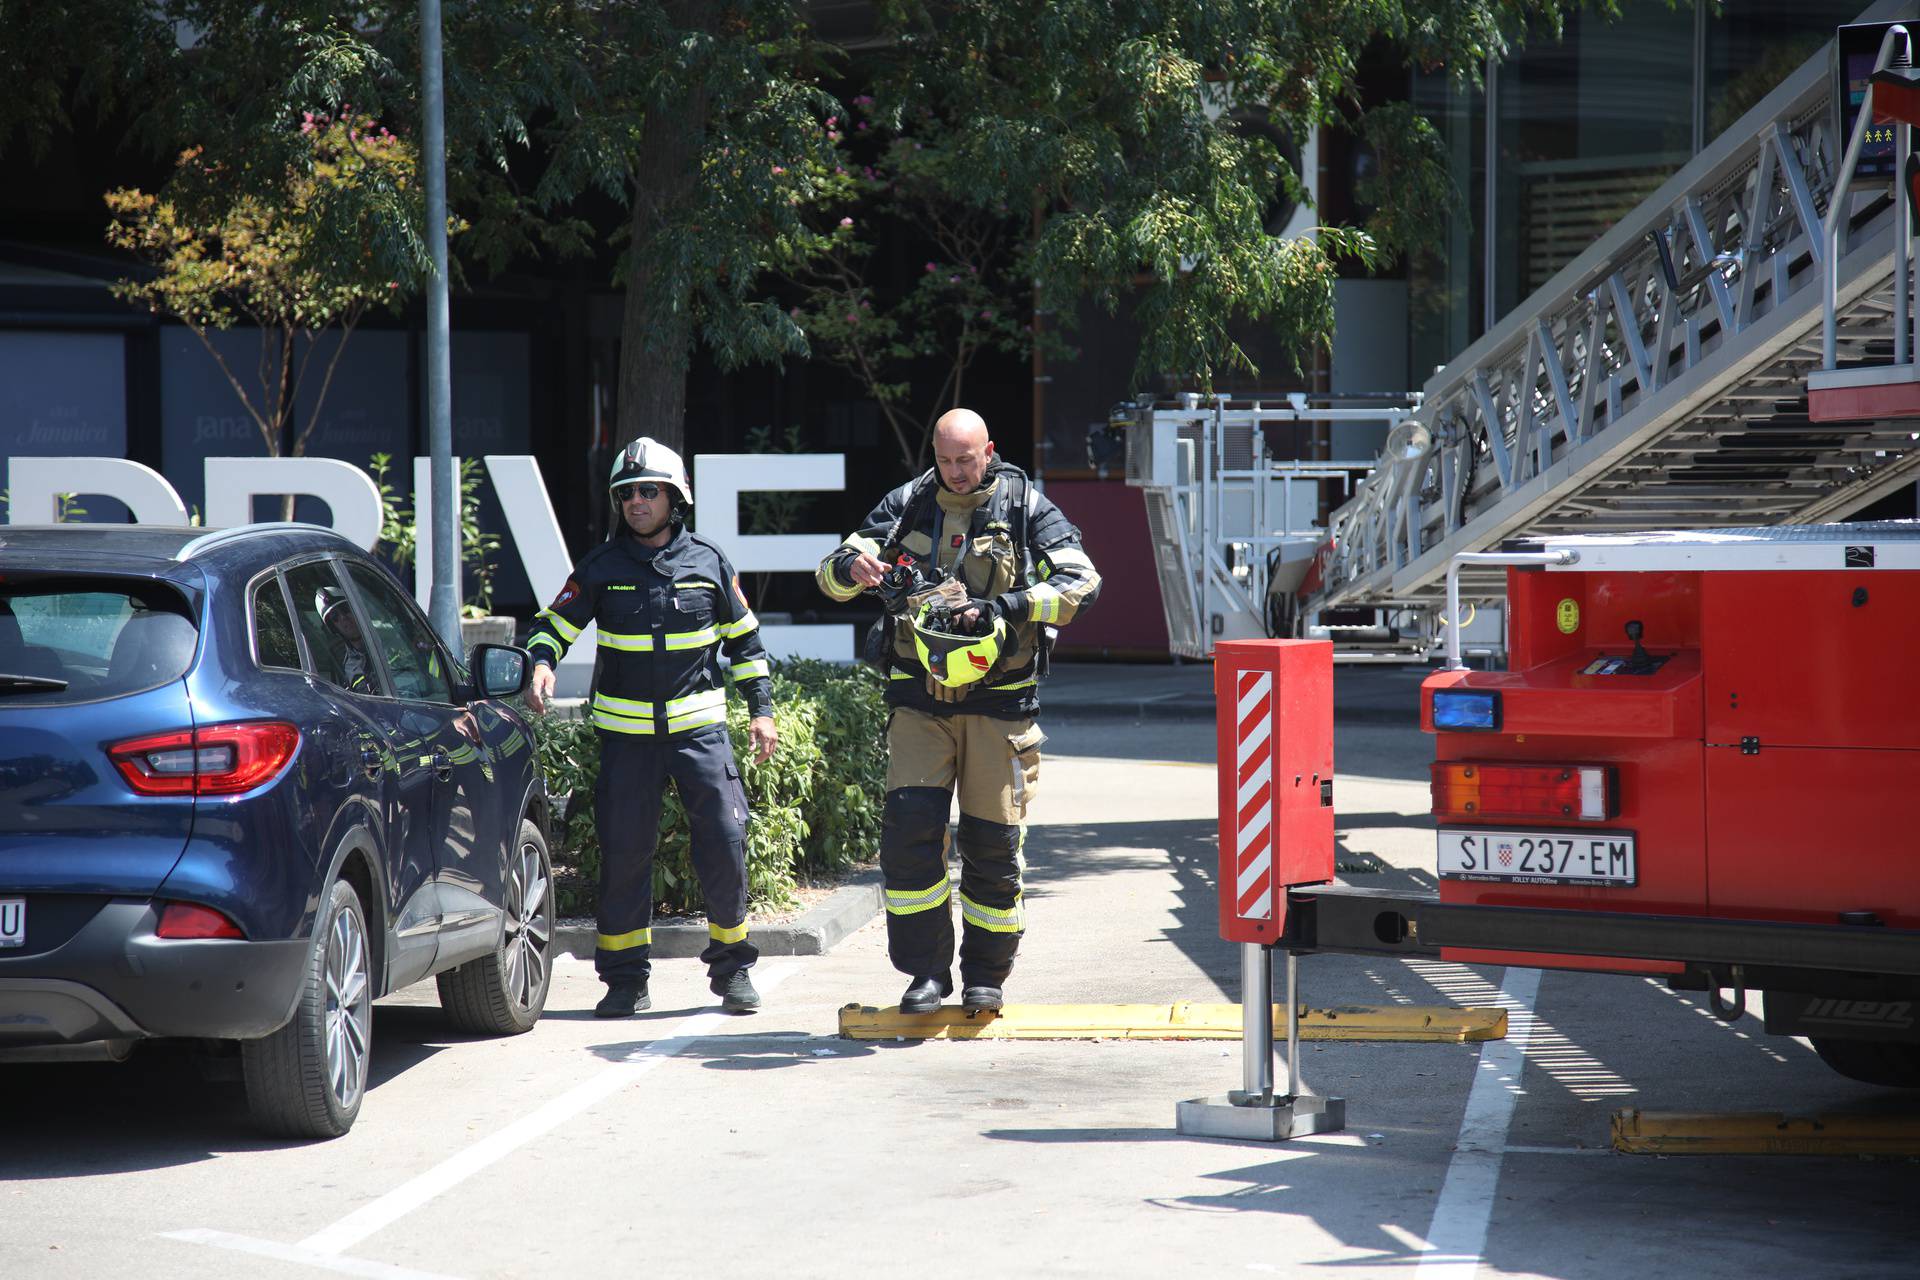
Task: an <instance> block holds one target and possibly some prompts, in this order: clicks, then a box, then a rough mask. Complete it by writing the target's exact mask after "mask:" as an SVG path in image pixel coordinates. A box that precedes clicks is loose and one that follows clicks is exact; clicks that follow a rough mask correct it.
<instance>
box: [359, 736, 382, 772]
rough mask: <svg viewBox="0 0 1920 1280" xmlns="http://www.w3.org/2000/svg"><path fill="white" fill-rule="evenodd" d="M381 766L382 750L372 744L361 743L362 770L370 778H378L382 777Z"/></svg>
mask: <svg viewBox="0 0 1920 1280" xmlns="http://www.w3.org/2000/svg"><path fill="white" fill-rule="evenodd" d="M380 766H381V760H380V748H379V747H376V746H374V745H373V744H372V743H371V742H363V743H361V744H360V768H361V769H362V770H363V771H364V772H365V773H366V775H367V776H368V777H369V778H377V777H379V776H380Z"/></svg>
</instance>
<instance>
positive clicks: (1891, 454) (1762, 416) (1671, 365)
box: [1128, 3, 1920, 651]
mask: <svg viewBox="0 0 1920 1280" xmlns="http://www.w3.org/2000/svg"><path fill="white" fill-rule="evenodd" d="M1902 7H1903V6H1900V5H1897V4H1891V3H1889V4H1883V5H1879V6H1876V7H1875V9H1874V10H1870V11H1869V13H1868V15H1866V16H1869V17H1873V16H1883V15H1881V12H1880V11H1882V10H1884V11H1885V14H1884V16H1893V15H1894V14H1896V13H1898V12H1899V11H1900V10H1901V8H1902ZM1875 41H1876V43H1877V41H1878V36H1877V34H1876V36H1875ZM1872 53H1873V50H1872V49H1871V48H1869V50H1868V54H1869V56H1871V55H1872ZM1833 56H1834V55H1833V52H1832V48H1831V47H1830V48H1829V50H1827V51H1823V52H1822V53H1821V54H1818V55H1816V56H1815V57H1813V58H1812V59H1810V60H1809V61H1808V62H1807V63H1806V64H1804V65H1803V66H1801V67H1800V69H1799V70H1798V71H1796V72H1795V73H1794V74H1793V75H1791V76H1790V77H1788V79H1787V80H1786V81H1785V82H1783V83H1782V84H1780V85H1779V86H1778V87H1776V88H1775V89H1774V90H1773V92H1771V93H1770V94H1768V95H1767V96H1766V97H1765V98H1764V99H1763V100H1761V101H1760V102H1759V103H1758V104H1756V105H1755V106H1754V107H1753V108H1752V109H1751V110H1750V111H1748V112H1747V113H1746V115H1744V116H1742V117H1741V118H1740V120H1739V121H1737V122H1736V123H1735V124H1734V125H1733V126H1732V127H1731V128H1729V129H1728V130H1726V131H1725V132H1724V133H1722V134H1721V135H1720V136H1719V137H1718V138H1717V139H1715V140H1714V141H1713V142H1712V143H1711V144H1710V145H1709V146H1708V147H1707V148H1706V149H1705V150H1704V151H1702V152H1701V153H1700V154H1699V155H1697V156H1696V157H1694V159H1693V160H1692V161H1691V162H1690V163H1689V164H1687V165H1686V166H1685V167H1684V168H1682V169H1681V170H1680V171H1678V172H1677V173H1675V174H1674V175H1673V176H1672V177H1671V178H1670V179H1668V180H1667V181H1666V182H1665V183H1664V184H1663V185H1662V186H1661V187H1660V188H1659V189H1658V190H1656V191H1655V192H1654V193H1653V194H1652V195H1651V196H1649V197H1648V198H1647V199H1646V200H1644V201H1643V202H1641V203H1640V204H1639V205H1638V206H1637V207H1635V208H1634V209H1633V210H1632V211H1631V212H1630V213H1628V214H1627V215H1626V216H1625V217H1623V218H1622V219H1621V220H1620V221H1619V222H1618V223H1617V224H1615V225H1614V227H1613V228H1612V229H1611V230H1609V231H1608V232H1607V233H1606V234H1605V235H1603V236H1601V237H1600V239H1599V240H1598V241H1596V242H1595V243H1594V244H1593V245H1592V246H1591V247H1589V248H1588V249H1587V250H1586V251H1585V252H1584V253H1582V254H1581V255H1580V256H1579V257H1577V258H1576V259H1575V260H1574V261H1573V262H1571V263H1570V264H1568V265H1567V266H1566V267H1565V268H1564V269H1562V270H1561V271H1560V272H1559V273H1558V274H1556V275H1555V276H1554V277H1553V278H1552V279H1551V280H1549V281H1548V282H1547V283H1546V285H1544V286H1543V287H1542V288H1540V289H1539V290H1537V291H1536V292H1535V293H1534V294H1533V295H1532V296H1530V297H1529V298H1528V299H1526V301H1525V302H1523V303H1522V304H1521V305H1520V306H1518V307H1517V308H1515V309H1514V310H1513V312H1511V313H1510V314H1509V315H1508V316H1507V317H1506V318H1505V319H1503V320H1502V321H1501V322H1500V323H1499V324H1498V325H1496V326H1495V327H1494V328H1493V329H1491V330H1490V331H1489V332H1487V333H1486V334H1485V335H1483V336H1482V337H1481V338H1480V339H1479V340H1478V341H1476V342H1474V343H1473V344H1472V345H1471V346H1470V347H1468V348H1467V349H1466V350H1465V351H1464V352H1462V353H1461V354H1460V355H1459V356H1458V357H1457V358H1455V359H1454V360H1453V361H1452V362H1451V363H1450V364H1448V365H1447V366H1445V367H1444V368H1443V369H1441V370H1440V371H1439V372H1438V373H1436V374H1435V375H1434V376H1433V377H1432V378H1431V379H1429V380H1428V382H1427V384H1426V386H1425V388H1424V390H1423V391H1422V393H1421V394H1419V395H1418V396H1417V397H1412V398H1410V399H1409V401H1408V402H1407V404H1406V407H1405V412H1404V413H1399V414H1395V415H1393V416H1392V418H1391V420H1390V421H1389V420H1388V418H1387V416H1386V415H1379V414H1377V415H1376V418H1377V419H1378V420H1379V421H1381V422H1382V424H1383V425H1387V426H1389V427H1390V428H1391V430H1390V432H1389V433H1388V439H1387V442H1386V446H1385V448H1384V449H1383V450H1382V451H1381V453H1380V455H1379V456H1378V457H1377V458H1376V459H1375V460H1374V461H1373V464H1372V466H1371V468H1370V469H1369V470H1368V471H1367V472H1366V473H1365V475H1364V478H1362V479H1358V480H1357V481H1356V482H1355V484H1354V487H1353V490H1352V493H1351V496H1350V497H1348V498H1347V499H1346V500H1345V501H1343V502H1341V503H1340V504H1339V505H1338V506H1337V507H1335V508H1334V509H1333V510H1332V511H1331V513H1330V514H1329V516H1328V517H1327V523H1326V532H1325V535H1323V537H1322V539H1321V545H1320V548H1319V551H1318V553H1317V554H1316V555H1315V556H1314V557H1312V559H1311V561H1310V562H1309V563H1305V564H1304V565H1302V564H1299V563H1298V562H1297V561H1296V560H1295V558H1294V557H1293V556H1292V555H1289V556H1287V557H1286V559H1285V562H1286V563H1290V564H1293V565H1294V567H1295V568H1297V569H1299V570H1301V572H1300V580H1299V581H1298V583H1297V585H1296V592H1297V594H1296V595H1295V597H1294V598H1293V599H1292V600H1290V601H1288V602H1287V605H1288V607H1287V608H1285V609H1276V608H1273V607H1267V608H1265V609H1264V612H1263V613H1262V615H1261V616H1262V618H1263V620H1265V621H1267V622H1268V623H1270V624H1277V623H1281V622H1286V623H1290V624H1291V625H1292V626H1293V627H1294V631H1293V632H1288V631H1283V630H1280V629H1279V628H1278V626H1277V625H1270V626H1269V627H1268V629H1267V631H1266V632H1265V634H1290V633H1303V632H1301V631H1300V626H1301V623H1302V621H1304V620H1308V619H1311V618H1312V617H1314V616H1315V615H1317V614H1319V613H1321V612H1323V611H1326V610H1329V609H1332V608H1335V607H1342V606H1366V607H1371V608H1373V609H1376V610H1379V611H1381V616H1382V617H1383V618H1398V619H1400V620H1401V621H1402V622H1403V623H1404V622H1406V620H1407V619H1410V618H1412V617H1416V616H1421V615H1424V616H1427V617H1429V618H1437V617H1438V616H1439V615H1440V614H1441V613H1442V611H1443V608H1444V591H1445V578H1446V573H1447V567H1448V565H1449V564H1450V563H1452V562H1453V560H1454V558H1455V556H1457V555H1458V554H1460V553H1461V552H1471V551H1482V550H1486V549H1488V548H1492V547H1497V546H1498V545H1499V544H1500V543H1502V542H1503V541H1505V540H1507V539H1510V538H1518V537H1529V536H1540V535H1546V534H1556V533H1570V532H1593V531H1602V530H1630V529H1648V528H1666V529H1681V528H1715V527H1734V526H1753V525H1766V524H1803V523H1813V522H1817V521H1825V520H1835V519H1841V518H1844V517H1845V516H1847V515H1850V514H1852V513H1854V512H1856V511H1858V510H1860V509H1861V508H1862V507H1865V506H1867V505H1868V504H1870V503H1872V502H1874V501H1876V500H1878V499H1879V498H1881V497H1883V496H1886V495H1888V494H1890V493H1892V492H1894V491H1896V490H1898V489H1900V488H1901V487H1903V486H1907V485H1911V484H1912V483H1913V482H1914V481H1915V480H1916V479H1917V478H1920V440H1917V439H1916V431H1915V427H1916V425H1917V424H1915V423H1914V422H1912V421H1904V420H1900V419H1898V418H1893V417H1888V416H1880V415H1862V416H1860V417H1849V418H1832V417H1823V416H1822V415H1820V414H1817V413H1815V414H1810V413H1809V407H1808V399H1807V384H1808V377H1809V375H1810V374H1813V373H1815V372H1816V371H1818V370H1820V369H1822V367H1823V366H1825V367H1827V368H1830V369H1831V368H1845V367H1849V366H1868V365H1879V364H1885V363H1887V362H1888V361H1889V360H1890V359H1891V358H1893V356H1894V355H1895V346H1896V335H1895V330H1896V328H1897V327H1900V326H1897V325H1896V323H1895V309H1896V307H1897V306H1901V304H1902V303H1903V302H1904V292H1905V291H1901V295H1902V296H1900V297H1896V290H1895V289H1894V287H1893V285H1894V279H1895V263H1896V257H1897V259H1898V261H1899V263H1900V265H1901V266H1902V268H1903V269H1907V270H1910V258H1909V256H1908V255H1907V254H1906V253H1905V252H1904V249H1905V245H1906V242H1907V236H1906V234H1904V232H1905V229H1906V228H1905V219H1906V218H1907V215H1908V210H1907V209H1906V207H1905V203H1904V202H1901V205H1900V207H1899V208H1896V192H1895V190H1894V187H1895V184H1894V183H1893V182H1892V181H1891V168H1892V166H1891V165H1887V166H1885V168H1886V170H1887V172H1886V173H1885V174H1876V173H1875V172H1872V171H1870V169H1869V167H1866V166H1862V167H1861V168H1860V170H1859V171H1858V172H1854V173H1853V174H1851V175H1850V176H1851V181H1850V182H1849V181H1846V180H1845V178H1843V172H1842V171H1843V163H1844V159H1845V153H1846V150H1847V146H1848V143H1849V141H1850V139H1851V136H1852V134H1853V132H1854V130H1853V124H1854V120H1853V119H1852V117H1851V115H1848V114H1844V113H1843V112H1842V111H1841V110H1840V109H1839V106H1840V105H1844V102H1839V101H1837V100H1836V95H1835V92H1834V88H1833V84H1834V79H1835V74H1834V71H1833V68H1832V65H1831V62H1830V60H1831V59H1832V58H1833ZM1869 65H1871V64H1869ZM1863 128H1864V126H1863ZM1901 132H1902V134H1903V135H1904V134H1905V132H1906V131H1905V129H1904V127H1903V128H1902V130H1901ZM1886 150H1888V151H1891V150H1892V148H1891V147H1888V148H1886ZM1836 189H1837V190H1838V191H1839V192H1840V196H1839V199H1838V201H1837V202H1836V201H1835V199H1834V193H1835V191H1836ZM1829 220H1831V223H1832V231H1833V234H1832V235H1831V236H1829V234H1828V225H1827V224H1828V222H1829ZM1896 229H1899V230H1901V231H1902V232H1903V234H1902V235H1899V236H1896V234H1895V233H1896ZM1829 268H1831V276H1832V278H1831V282H1830V283H1829V282H1828V281H1827V279H1826V274H1827V272H1828V270H1829ZM1829 293H1830V294H1831V297H1832V306H1831V313H1832V322H1831V329H1832V338H1831V342H1832V344H1833V354H1832V355H1831V356H1827V355H1825V354H1824V353H1823V349H1822V347H1823V330H1824V329H1825V328H1826V320H1825V316H1826V312H1825V310H1823V305H1822V304H1823V298H1824V296H1825V295H1827V294H1829ZM1902 310H1903V312H1904V307H1902ZM1900 319H1901V320H1902V321H1907V320H1908V317H1907V316H1906V315H1904V314H1903V315H1902V316H1901V317H1900ZM1898 354H1899V355H1900V356H1901V357H1903V358H1904V360H1905V361H1906V362H1909V363H1910V362H1911V355H1910V349H1909V348H1906V347H1904V345H1903V347H1902V350H1901V351H1900V352H1899V353H1898ZM1183 407H1184V408H1186V409H1188V411H1189V412H1190V413H1191V418H1190V421H1191V422H1192V423H1193V430H1194V432H1195V434H1196V436H1197V438H1198V441H1199V442H1198V443H1197V445H1196V449H1197V450H1199V451H1200V452H1201V453H1203V454H1204V453H1207V452H1208V451H1209V450H1210V449H1213V448H1214V447H1215V446H1212V445H1209V444H1208V443H1207V442H1206V439H1205V436H1206V430H1207V419H1208V417H1209V416H1210V414H1209V410H1210V409H1211V406H1208V405H1206V404H1204V403H1203V402H1199V401H1194V402H1192V403H1191V404H1190V405H1187V406H1174V407H1173V408H1171V409H1156V410H1154V412H1156V413H1162V414H1164V413H1173V412H1177V411H1178V410H1179V409H1181V408H1183ZM1211 416H1213V417H1215V418H1216V419H1217V420H1219V421H1220V422H1222V423H1223V424H1224V423H1225V421H1226V419H1225V417H1224V415H1222V414H1212V415H1211ZM1150 417H1151V415H1150V414H1141V415H1137V417H1136V423H1137V425H1142V426H1144V425H1146V423H1147V420H1148V419H1149V418H1150ZM1155 438H1156V436H1155V434H1154V433H1153V432H1152V431H1150V430H1146V431H1142V430H1135V431H1132V432H1130V433H1129V435H1128V448H1129V461H1128V469H1129V479H1130V480H1131V481H1132V482H1133V483H1135V484H1142V483H1143V482H1142V480H1139V479H1134V478H1133V477H1134V474H1135V471H1136V467H1135V462H1134V457H1135V454H1136V453H1141V454H1144V453H1145V452H1146V451H1148V450H1150V449H1151V448H1152V447H1153V441H1154V439H1155ZM1272 465H1273V466H1274V467H1276V468H1279V467H1281V466H1283V465H1284V464H1280V463H1274V464H1272ZM1292 465H1295V466H1299V465H1303V464H1292ZM1138 470H1139V471H1140V472H1141V473H1142V474H1143V475H1145V476H1149V477H1150V476H1152V475H1154V474H1156V472H1155V469H1154V468H1153V466H1152V465H1151V464H1150V463H1143V464H1142V465H1141V466H1140V467H1139V468H1138ZM1143 487H1148V488H1149V509H1150V511H1151V510H1152V497H1151V493H1152V488H1151V486H1145V485H1143ZM1169 493H1171V491H1169ZM1296 504H1297V500H1296ZM1224 518H1225V517H1224V515H1223V519H1224ZM1193 524H1194V521H1193V520H1192V519H1191V518H1190V519H1189V520H1188V528H1189V530H1191V528H1192V526H1193ZM1202 532H1204V533H1205V534H1206V539H1205V540H1206V541H1207V543H1208V546H1207V551H1206V555H1207V557H1208V559H1207V561H1206V562H1207V563H1208V564H1210V565H1214V567H1213V568H1212V569H1211V570H1210V572H1211V573H1212V575H1213V578H1214V583H1215V584H1217V583H1218V582H1219V580H1220V577H1221V572H1222V567H1223V566H1221V565H1217V564H1214V562H1213V560H1212V557H1214V556H1216V555H1219V558H1220V559H1221V560H1222V561H1224V562H1225V563H1224V568H1225V570H1226V571H1227V572H1229V573H1230V572H1231V571H1232V570H1233V568H1234V561H1233V557H1232V556H1231V555H1230V554H1223V553H1221V550H1220V549H1221V547H1222V546H1224V545H1225V544H1228V543H1233V542H1240V543H1243V544H1248V545H1257V544H1256V543H1251V542H1250V541H1249V536H1248V535H1249V534H1255V535H1258V534H1261V533H1265V532H1266V530H1265V529H1264V528H1250V529H1239V530H1236V529H1233V528H1228V527H1225V526H1224V525H1223V524H1219V523H1216V524H1214V525H1212V526H1210V527H1205V528H1203V529H1202ZM1287 532H1288V534H1289V538H1288V539H1286V540H1284V541H1285V545H1286V546H1288V547H1289V548H1292V547H1294V546H1296V545H1297V541H1296V540H1297V538H1298V536H1299V533H1300V531H1299V530H1298V529H1297V528H1294V527H1291V526H1290V527H1289V529H1288V531H1287ZM1153 533H1154V538H1155V544H1156V550H1157V554H1159V555H1160V556H1161V558H1162V561H1163V564H1162V566H1161V577H1162V583H1163V593H1165V592H1166V584H1167V581H1168V578H1169V572H1170V570H1169V568H1168V566H1167V565H1166V564H1165V563H1164V562H1165V561H1166V560H1167V559H1168V552H1167V547H1168V546H1169V538H1168V537H1167V536H1163V530H1162V529H1161V528H1159V527H1155V528H1154V529H1153ZM1199 560H1200V557H1199V556H1197V555H1189V556H1188V558H1187V561H1186V571H1187V574H1188V581H1189V582H1190V583H1192V584H1195V586H1196V587H1197V586H1198V585H1199V584H1202V583H1206V578H1205V577H1203V576H1202V575H1201V574H1200V573H1199V571H1198V562H1199ZM1502 573H1503V571H1502V570H1500V569H1498V568H1494V567H1476V566H1473V565H1467V566H1465V567H1464V568H1463V570H1462V572H1461V575H1460V576H1461V589H1462V591H1463V593H1464V596H1465V597H1466V598H1467V599H1475V598H1478V599H1497V598H1499V597H1500V596H1501V595H1502V594H1503V593H1504V581H1503V576H1502ZM1246 576H1247V575H1244V574H1243V575H1242V577H1243V578H1245V577H1246ZM1280 584H1281V586H1283V587H1284V586H1287V585H1289V584H1288V582H1287V580H1286V577H1285V575H1282V576H1281V578H1280ZM1209 585H1213V584H1209ZM1199 595H1200V592H1199V591H1198V590H1197V589H1192V588H1190V589H1189V590H1188V591H1186V592H1185V599H1186V600H1187V601H1197V600H1198V598H1199ZM1216 598H1218V597H1216ZM1168 600H1169V604H1168V621H1169V631H1170V632H1173V633H1174V634H1175V635H1176V651H1179V650H1178V648H1177V644H1178V639H1177V637H1178V636H1179V635H1181V634H1188V635H1191V636H1192V637H1193V638H1194V639H1195V640H1197V641H1198V642H1199V643H1200V644H1201V645H1205V644H1206V643H1207V642H1208V641H1210V640H1211V639H1213V638H1217V637H1218V635H1220V634H1225V635H1232V634H1244V633H1239V632H1236V631H1235V630H1234V629H1233V628H1232V626H1231V625H1227V626H1225V627H1224V628H1223V627H1222V624H1220V623H1213V624H1211V627H1212V629H1213V630H1214V632H1215V635H1205V634H1202V631H1203V628H1205V627H1206V626H1207V624H1206V623H1204V622H1203V620H1202V619H1200V618H1194V619H1193V620H1192V623H1191V625H1190V626H1188V627H1185V628H1182V627H1176V626H1175V625H1174V624H1175V623H1176V610H1177V609H1178V608H1179V607H1180V605H1179V602H1178V601H1176V600H1175V597H1174V595H1173V594H1168ZM1217 611H1218V607H1217V606H1216V612H1217ZM1400 629H1401V628H1400V627H1399V626H1396V627H1395V630H1396V631H1398V630H1400ZM1404 629H1405V631H1406V632H1407V634H1409V635H1413V634H1417V633H1418V631H1419V628H1418V627H1417V626H1413V625H1411V624H1408V625H1406V626H1405V628H1404ZM1430 634H1435V633H1430ZM1335 638H1336V640H1337V639H1338V636H1337V635H1336V637H1335Z"/></svg>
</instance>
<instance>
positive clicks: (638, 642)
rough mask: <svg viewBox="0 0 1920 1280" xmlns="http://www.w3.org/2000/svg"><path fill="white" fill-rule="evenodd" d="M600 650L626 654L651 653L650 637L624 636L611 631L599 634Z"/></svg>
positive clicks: (651, 643) (651, 640) (651, 638)
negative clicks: (614, 650) (613, 650)
mask: <svg viewBox="0 0 1920 1280" xmlns="http://www.w3.org/2000/svg"><path fill="white" fill-rule="evenodd" d="M600 647H601V648H602V649H621V650H624V651H625V652H627V653H652V652H653V637H652V636H625V635H620V634H619V633H617V632H613V631H602V632H601V633H600Z"/></svg>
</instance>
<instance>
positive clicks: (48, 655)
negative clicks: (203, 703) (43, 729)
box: [0, 577, 200, 706]
mask: <svg viewBox="0 0 1920 1280" xmlns="http://www.w3.org/2000/svg"><path fill="white" fill-rule="evenodd" d="M199 641H200V635H199V631H198V629H197V628H196V627H195V625H194V621H193V619H192V617H191V616H190V614H189V609H188V606H187V602H186V601H185V600H184V599H183V598H182V597H181V596H180V594H179V593H178V592H177V591H175V590H174V589H173V588H172V587H169V586H167V585H166V584H165V583H159V582H153V581H150V580H146V579H115V578H84V579H82V578H68V577H63V578H43V579H26V580H14V581H8V582H4V583H0V699H4V701H5V705H8V706H17V705H20V704H23V703H29V704H39V705H46V704H50V703H63V702H87V701H92V700H94V699H97V698H110V697H116V696H118V695H121V694H126V693H134V692H136V691H138V690H141V689H151V688H154V687H156V686H158V685H162V684H165V683H167V682H168V681H170V680H178V679H179V678H180V677H181V676H183V675H185V674H186V671H187V667H188V666H189V665H191V663H192V662H193V653H194V650H195V648H196V647H198V645H199Z"/></svg>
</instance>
